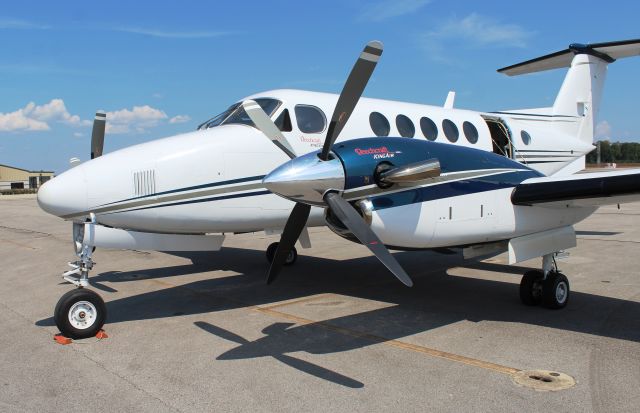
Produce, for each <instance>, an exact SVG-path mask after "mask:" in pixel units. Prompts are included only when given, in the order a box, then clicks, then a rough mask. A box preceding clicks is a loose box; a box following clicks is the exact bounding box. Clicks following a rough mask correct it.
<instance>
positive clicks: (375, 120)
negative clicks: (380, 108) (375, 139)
mask: <svg viewBox="0 0 640 413" xmlns="http://www.w3.org/2000/svg"><path fill="white" fill-rule="evenodd" d="M369 125H370V126H371V130H372V131H373V133H375V134H376V136H389V132H391V125H390V124H389V121H388V120H387V118H385V116H384V115H383V114H382V113H380V112H371V114H370V115H369Z"/></svg>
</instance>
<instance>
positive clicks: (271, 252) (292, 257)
mask: <svg viewBox="0 0 640 413" xmlns="http://www.w3.org/2000/svg"><path fill="white" fill-rule="evenodd" d="M278 244H279V242H274V243H272V244H271V245H269V247H267V261H269V262H270V263H271V262H272V261H273V257H274V256H275V255H276V250H277V249H278ZM297 259H298V251H297V250H296V247H292V248H291V251H289V255H287V260H286V261H285V262H284V265H293V264H295V262H296V260H297Z"/></svg>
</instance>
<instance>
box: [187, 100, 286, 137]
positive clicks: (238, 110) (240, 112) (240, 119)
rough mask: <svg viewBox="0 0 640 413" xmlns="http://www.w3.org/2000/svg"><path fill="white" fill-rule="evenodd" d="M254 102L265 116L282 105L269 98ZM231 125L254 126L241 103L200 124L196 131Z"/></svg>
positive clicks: (271, 113)
mask: <svg viewBox="0 0 640 413" xmlns="http://www.w3.org/2000/svg"><path fill="white" fill-rule="evenodd" d="M254 100H255V102H256V103H257V104H258V105H260V107H261V108H262V110H264V112H265V113H266V114H267V116H271V115H273V113H274V112H275V111H276V109H278V107H279V106H280V105H281V104H282V102H281V101H279V100H277V99H271V98H257V99H254ZM231 124H240V125H248V126H255V125H254V124H253V122H252V121H251V119H249V115H247V112H245V110H244V109H243V108H242V105H241V103H240V102H238V103H235V104H233V105H231V106H230V107H229V109H227V110H225V111H224V112H222V113H221V114H219V115H217V116H214V117H213V118H211V119H209V120H208V121H206V122H204V123H202V124H201V125H200V126H198V130H200V129H209V128H213V127H216V126H220V125H231Z"/></svg>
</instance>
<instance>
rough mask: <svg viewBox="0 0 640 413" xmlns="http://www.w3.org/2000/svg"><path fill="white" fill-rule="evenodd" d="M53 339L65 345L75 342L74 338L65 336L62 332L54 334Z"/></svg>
mask: <svg viewBox="0 0 640 413" xmlns="http://www.w3.org/2000/svg"><path fill="white" fill-rule="evenodd" d="M53 339H54V340H55V342H56V343H58V344H62V345H63V346H66V345H67V344H71V343H72V342H73V340H71V339H70V338H69V337H65V336H63V335H62V334H56V335H55V336H53Z"/></svg>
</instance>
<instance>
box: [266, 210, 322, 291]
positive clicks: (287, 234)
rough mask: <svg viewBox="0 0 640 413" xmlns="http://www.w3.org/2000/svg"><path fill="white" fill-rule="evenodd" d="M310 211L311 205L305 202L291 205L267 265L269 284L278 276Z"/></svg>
mask: <svg viewBox="0 0 640 413" xmlns="http://www.w3.org/2000/svg"><path fill="white" fill-rule="evenodd" d="M310 211H311V206H310V205H307V204H301V203H297V204H296V206H294V207H293V211H291V215H289V219H288V220H287V223H286V225H285V226H284V231H282V236H281V237H280V242H279V243H278V249H276V253H275V255H274V256H273V261H271V267H269V272H268V273H267V284H271V283H272V282H273V280H275V279H276V277H277V276H278V273H279V272H280V270H281V269H282V265H283V264H284V262H285V261H286V259H287V256H288V255H289V252H291V248H293V246H294V245H295V243H296V241H297V240H298V237H299V236H300V233H301V232H302V230H303V229H304V226H305V225H306V224H307V218H309V212H310Z"/></svg>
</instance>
